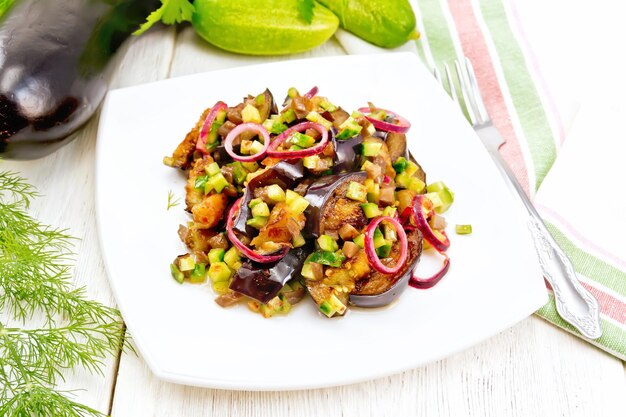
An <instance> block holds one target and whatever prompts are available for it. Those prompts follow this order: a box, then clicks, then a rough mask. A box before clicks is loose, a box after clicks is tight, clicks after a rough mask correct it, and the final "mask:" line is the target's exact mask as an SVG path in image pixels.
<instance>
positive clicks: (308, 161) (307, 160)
mask: <svg viewBox="0 0 626 417" xmlns="http://www.w3.org/2000/svg"><path fill="white" fill-rule="evenodd" d="M319 162H320V157H319V156H318V155H311V156H305V157H304V158H302V164H303V165H304V167H305V168H308V169H316V168H317V166H318V165H319Z"/></svg>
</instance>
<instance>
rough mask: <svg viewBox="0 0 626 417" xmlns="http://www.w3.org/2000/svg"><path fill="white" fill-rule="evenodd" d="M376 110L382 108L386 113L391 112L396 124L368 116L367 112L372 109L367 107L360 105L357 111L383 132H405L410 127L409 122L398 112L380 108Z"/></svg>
mask: <svg viewBox="0 0 626 417" xmlns="http://www.w3.org/2000/svg"><path fill="white" fill-rule="evenodd" d="M376 110H382V111H384V112H385V113H387V114H391V115H392V116H393V117H394V118H395V119H396V120H397V121H398V124H393V123H387V122H385V121H383V120H378V119H374V118H373V117H370V116H368V114H370V113H372V109H371V108H369V107H361V108H360V109H359V111H360V112H361V113H363V114H364V115H365V118H366V119H367V121H368V122H370V123H371V124H373V125H374V127H375V128H376V129H378V130H384V131H385V132H393V133H406V132H408V130H409V129H410V128H411V123H410V122H409V121H408V120H407V119H405V118H404V117H402V116H400V115H399V114H398V113H396V112H392V111H391V110H385V109H381V108H378V109H376Z"/></svg>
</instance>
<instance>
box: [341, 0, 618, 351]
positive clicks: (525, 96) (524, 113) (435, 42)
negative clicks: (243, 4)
mask: <svg viewBox="0 0 626 417" xmlns="http://www.w3.org/2000/svg"><path fill="white" fill-rule="evenodd" d="M411 3H412V5H413V8H414V10H415V14H416V16H417V21H418V30H419V31H420V33H421V38H420V39H419V40H418V41H417V42H416V44H415V45H413V44H408V45H405V46H403V47H402V48H401V49H402V50H407V49H413V50H415V51H416V53H418V54H419V56H420V57H421V59H422V60H423V62H424V63H425V64H426V65H427V66H428V67H429V68H433V67H435V66H436V67H438V68H439V69H440V70H442V66H443V64H444V63H451V62H452V61H454V59H456V58H458V57H462V56H467V57H469V59H470V60H471V61H472V63H473V65H474V69H475V70H476V74H477V79H478V84H479V87H480V90H481V91H482V93H483V95H484V97H485V102H486V103H485V104H486V107H487V110H488V111H489V114H490V115H491V117H492V119H493V122H494V125H495V126H496V127H497V128H498V130H499V131H500V132H501V133H502V135H503V136H504V137H505V138H506V140H507V143H506V144H505V145H503V146H502V147H501V148H500V152H501V154H502V155H503V157H504V158H505V159H506V161H507V162H508V163H509V164H510V166H511V168H512V169H513V171H514V172H515V174H516V176H517V178H518V179H519V181H520V183H521V184H522V186H523V187H524V189H525V190H526V191H527V193H528V194H529V195H530V197H531V198H532V199H534V200H535V203H536V204H537V206H538V208H539V210H540V212H541V214H542V215H543V216H544V218H545V219H546V220H547V223H548V224H549V227H550V230H551V232H552V233H553V235H554V237H555V238H556V239H557V241H558V242H559V243H560V244H561V245H562V247H563V248H564V249H565V251H566V252H567V253H568V255H569V256H570V257H571V259H572V261H573V263H574V267H575V269H576V272H577V273H578V275H579V277H580V278H581V280H582V282H583V285H585V286H586V287H587V288H588V289H590V291H591V292H592V293H593V294H594V295H595V296H596V297H597V298H598V301H600V304H601V317H602V327H603V331H604V334H603V336H602V337H601V338H600V339H598V340H595V341H593V342H592V343H594V344H596V345H597V346H599V347H600V348H602V349H605V350H606V351H608V352H610V353H612V354H614V355H615V356H618V357H620V358H622V359H625V358H626V262H624V261H622V260H620V259H626V253H623V254H619V253H615V252H611V251H609V250H606V248H611V247H617V248H620V247H621V248H624V249H623V251H624V252H626V245H623V244H621V245H619V238H620V237H621V236H624V235H625V233H626V224H624V220H622V219H620V216H622V213H626V203H625V202H626V198H623V197H621V196H620V197H617V198H616V197H615V194H616V193H615V191H614V189H615V188H616V187H618V186H619V185H620V184H618V183H617V182H618V181H619V178H620V176H617V175H615V171H616V170H617V169H619V166H620V165H619V164H618V159H619V158H617V155H624V154H626V152H624V151H626V147H624V146H622V147H623V148H624V149H621V150H620V149H618V148H616V146H618V144H617V143H618V141H616V140H613V141H611V140H608V139H607V140H605V141H604V142H603V145H605V146H614V147H613V148H609V149H606V148H605V149H602V152H603V155H604V154H605V153H607V152H609V153H611V154H612V156H613V157H614V158H617V159H615V160H614V161H610V163H607V161H606V159H603V158H601V157H599V156H598V157H596V158H593V157H592V156H594V155H599V154H598V152H599V148H598V141H597V140H596V138H595V136H592V133H593V131H591V130H590V128H589V125H590V122H588V121H585V120H582V121H580V123H576V124H577V125H578V126H577V127H576V128H575V129H574V130H572V131H571V132H570V133H571V134H570V135H568V136H567V140H566V135H565V129H564V127H563V123H562V122H561V120H560V117H559V113H558V111H557V108H556V106H555V105H554V101H553V99H552V97H551V96H550V94H549V91H548V88H547V86H546V85H545V82H544V81H543V79H542V77H541V72H540V69H539V66H538V64H537V62H536V59H535V58H534V56H533V53H532V50H531V49H530V48H529V46H528V43H527V41H526V36H525V33H524V27H523V25H522V24H521V22H520V19H519V17H518V12H517V10H516V5H515V3H514V1H513V0H411ZM337 39H338V40H339V42H340V43H341V44H342V46H343V47H344V49H346V51H347V52H348V53H365V52H367V53H371V52H372V51H373V50H375V49H376V48H373V47H371V46H368V45H367V44H365V43H364V42H362V41H359V40H358V39H356V38H354V37H353V36H351V35H350V34H348V33H346V32H343V31H340V32H338V34H337ZM381 52H382V51H381ZM586 113H587V112H585V111H583V110H581V111H580V114H579V116H580V117H585V114H586ZM608 114H609V113H608V112H604V113H601V115H603V119H608V118H609V116H608ZM613 116H615V117H618V116H617V115H616V114H613ZM625 116H626V112H624V113H623V114H622V117H621V119H619V118H615V119H613V120H623V119H624V117H625ZM593 117H596V118H597V117H598V114H594V115H593ZM610 126H611V127H613V125H610ZM609 132H610V131H609V130H607V131H606V132H604V133H609ZM621 132H622V133H624V134H625V135H626V129H624V130H622V131H621ZM570 136H571V138H570ZM611 138H614V136H611ZM570 140H571V144H569V143H568V142H569V141H570ZM622 142H624V143H626V141H624V140H622ZM563 143H565V145H564V146H563V147H561V145H562V144H563ZM620 146H621V145H620ZM561 149H562V151H563V152H562V154H561V151H560V150H561ZM594 151H595V153H594ZM557 152H558V153H559V157H558V158H557ZM555 161H557V162H556V163H555ZM582 161H584V162H582ZM600 164H602V166H596V165H600ZM590 170H592V171H593V172H594V173H595V174H594V175H587V174H589V171H590ZM611 170H612V171H613V172H614V173H613V175H611ZM583 174H584V175H583ZM603 175H604V176H603ZM621 177H623V175H622V176H621ZM583 178H584V180H583ZM607 178H608V179H610V178H612V179H613V182H612V183H611V182H610V181H608V180H607ZM544 180H545V183H544ZM592 190H593V192H592V194H593V197H590V196H589V195H590V194H589V193H590V191H592ZM596 190H598V193H596V192H595V191H596ZM583 193H584V194H583ZM589 199H593V200H594V201H589ZM609 202H610V203H609ZM598 203H600V204H601V205H602V206H604V209H605V210H604V211H603V210H602V207H600V208H598ZM615 223H620V225H619V227H615ZM622 240H623V239H622ZM613 243H618V244H617V246H614V245H613ZM537 314H538V315H539V316H541V317H543V318H545V319H546V320H548V321H550V322H551V323H554V324H555V325H557V326H559V327H561V328H563V329H566V330H568V331H571V332H572V333H574V334H576V335H578V336H580V337H582V336H581V335H580V334H579V333H577V331H576V330H575V329H573V328H572V327H571V326H569V325H568V324H567V323H565V322H564V321H563V320H561V319H560V317H559V316H558V314H557V312H556V307H555V304H554V299H553V297H552V295H551V294H550V301H549V302H548V304H546V305H545V306H544V307H543V308H541V309H540V310H539V311H538V312H537Z"/></svg>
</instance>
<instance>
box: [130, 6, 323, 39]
mask: <svg viewBox="0 0 626 417" xmlns="http://www.w3.org/2000/svg"><path fill="white" fill-rule="evenodd" d="M311 1H313V0H311ZM161 3H162V5H161V7H159V8H158V9H156V10H155V11H153V12H152V13H150V15H149V16H148V18H147V19H146V22H145V23H143V24H142V25H141V26H140V27H139V29H137V30H136V31H135V32H133V35H141V34H142V33H144V32H145V31H147V30H148V29H150V28H151V27H152V25H154V24H155V23H157V22H159V21H160V22H163V23H165V24H166V25H174V24H176V23H182V22H191V17H192V16H193V12H194V11H195V10H196V9H195V7H194V6H193V4H191V3H190V2H189V1H188V0H161Z"/></svg>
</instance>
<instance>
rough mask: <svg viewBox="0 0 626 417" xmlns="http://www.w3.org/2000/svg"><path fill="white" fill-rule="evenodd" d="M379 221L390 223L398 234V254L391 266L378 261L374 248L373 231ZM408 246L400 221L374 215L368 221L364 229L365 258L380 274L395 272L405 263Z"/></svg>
mask: <svg viewBox="0 0 626 417" xmlns="http://www.w3.org/2000/svg"><path fill="white" fill-rule="evenodd" d="M381 222H388V223H391V224H392V225H393V227H394V228H395V229H396V233H397V234H398V240H399V241H400V256H399V257H398V260H397V261H396V265H395V266H393V267H391V268H389V267H388V266H386V265H384V264H383V263H382V262H381V261H380V258H379V257H378V255H377V254H376V249H375V248H374V231H375V230H376V227H378V225H379V224H380V223H381ZM408 248H409V243H408V241H407V238H406V233H405V232H404V229H403V228H402V225H401V224H400V222H399V221H398V220H396V219H394V218H393V217H389V216H379V217H376V218H374V219H373V220H372V221H371V222H370V224H369V225H368V226H367V229H365V254H366V255H367V259H368V260H369V261H370V264H371V265H372V267H373V268H374V269H375V270H377V271H378V272H380V273H382V274H397V273H398V272H399V271H400V270H401V269H402V267H403V266H404V264H405V263H406V259H407V257H408Z"/></svg>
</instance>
